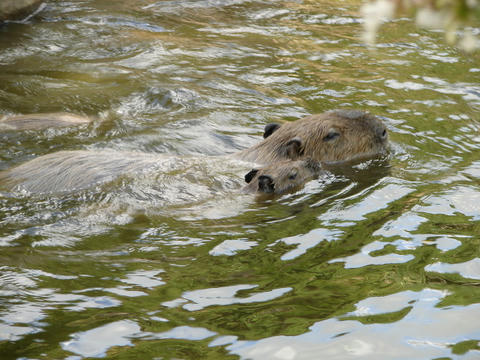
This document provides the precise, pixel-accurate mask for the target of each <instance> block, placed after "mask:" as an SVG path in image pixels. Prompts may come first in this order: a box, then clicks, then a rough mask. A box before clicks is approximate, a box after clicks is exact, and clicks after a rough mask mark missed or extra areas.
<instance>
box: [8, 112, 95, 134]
mask: <svg viewBox="0 0 480 360" xmlns="http://www.w3.org/2000/svg"><path fill="white" fill-rule="evenodd" d="M90 122H91V119H89V118H88V117H85V116H80V115H75V114H70V113H65V112H60V113H45V114H26V115H11V116H4V117H3V118H1V119H0V131H1V130H4V131H5V130H44V129H50V128H62V127H69V126H78V125H87V124H89V123H90Z"/></svg>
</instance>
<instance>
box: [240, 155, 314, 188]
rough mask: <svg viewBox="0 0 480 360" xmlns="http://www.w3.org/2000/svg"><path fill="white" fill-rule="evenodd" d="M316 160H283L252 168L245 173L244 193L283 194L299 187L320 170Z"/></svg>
mask: <svg viewBox="0 0 480 360" xmlns="http://www.w3.org/2000/svg"><path fill="white" fill-rule="evenodd" d="M321 171H322V170H321V166H320V163H319V162H318V161H315V160H312V159H309V158H308V159H303V160H285V161H280V162H277V163H275V164H270V165H266V166H265V167H262V168H260V169H253V170H251V171H250V172H248V173H247V174H246V175H245V182H247V183H248V185H246V186H245V187H244V188H243V191H244V192H246V193H257V194H283V193H285V192H288V191H294V190H297V189H300V188H301V187H302V186H303V185H304V184H305V183H306V182H307V181H309V180H312V179H314V178H316V177H318V175H319V174H320V172H321Z"/></svg>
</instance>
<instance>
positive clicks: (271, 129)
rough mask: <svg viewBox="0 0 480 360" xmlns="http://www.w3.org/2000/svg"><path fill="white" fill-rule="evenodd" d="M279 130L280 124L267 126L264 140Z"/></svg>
mask: <svg viewBox="0 0 480 360" xmlns="http://www.w3.org/2000/svg"><path fill="white" fill-rule="evenodd" d="M278 128H280V124H277V123H271V124H267V125H265V131H264V133H263V138H264V139H266V138H267V137H269V136H270V135H272V134H273V133H274V132H275V131H276V130H278Z"/></svg>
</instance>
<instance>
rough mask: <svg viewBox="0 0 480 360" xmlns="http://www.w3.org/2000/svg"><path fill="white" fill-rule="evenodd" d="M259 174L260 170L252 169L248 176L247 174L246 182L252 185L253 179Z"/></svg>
mask: <svg viewBox="0 0 480 360" xmlns="http://www.w3.org/2000/svg"><path fill="white" fill-rule="evenodd" d="M257 173H258V169H252V170H250V171H249V172H248V174H245V182H246V183H247V184H248V183H250V181H252V180H253V178H254V177H255V175H257Z"/></svg>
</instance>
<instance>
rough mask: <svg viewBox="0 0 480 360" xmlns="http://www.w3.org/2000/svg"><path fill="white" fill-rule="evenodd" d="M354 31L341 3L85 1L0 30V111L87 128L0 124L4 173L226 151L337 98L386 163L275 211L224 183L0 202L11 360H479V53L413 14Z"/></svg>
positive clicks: (131, 182) (0, 327) (1, 306)
mask: <svg viewBox="0 0 480 360" xmlns="http://www.w3.org/2000/svg"><path fill="white" fill-rule="evenodd" d="M360 22H361V21H360V20H359V17H358V3H355V2H353V3H352V2H349V1H307V0H305V1H292V2H285V1H262V0H250V1H248V0H224V1H217V0H179V1H153V0H138V1H130V0H118V1H107V0H96V1H94V0H82V1H80V0H78V1H55V2H53V1H52V2H49V3H48V6H47V7H46V9H45V10H44V11H43V12H42V13H41V14H40V15H39V16H38V17H36V18H35V19H33V20H30V21H28V22H27V23H10V24H8V25H7V26H4V27H1V28H0V113H2V114H21V113H32V112H53V111H70V112H74V113H79V114H83V115H87V116H91V117H93V118H95V120H94V122H93V124H91V125H90V126H87V127H80V128H73V129H60V130H59V129H56V130H53V129H50V130H46V131H40V132H24V133H18V132H17V133H13V132H4V133H1V134H0V139H1V140H0V169H7V168H10V167H12V166H14V165H17V164H20V163H23V162H25V161H26V160H28V159H31V158H34V157H38V156H40V155H44V154H48V153H52V152H55V151H58V150H79V149H98V150H99V151H100V150H101V149H109V150H114V151H115V150H134V151H138V152H145V153H155V154H159V153H161V154H175V155H181V156H183V155H222V154H225V153H233V152H235V151H237V150H239V149H242V148H245V147H247V146H249V145H252V144H254V143H256V142H257V141H259V139H260V138H261V134H262V129H263V126H264V125H265V124H266V123H268V122H271V121H278V120H288V121H290V120H295V119H297V118H299V117H302V116H304V115H307V114H311V113H319V112H323V111H326V110H331V109H334V108H347V109H350V108H360V109H364V110H368V111H370V112H372V113H375V114H377V115H379V116H381V117H382V118H383V120H384V122H385V123H386V125H387V126H388V129H389V131H390V139H391V142H392V156H391V161H390V165H389V166H386V167H385V166H381V165H378V164H360V165H358V166H357V167H356V168H355V169H353V170H352V171H349V172H347V173H346V174H341V175H337V176H335V177H329V178H327V179H319V180H316V181H312V182H310V183H308V184H307V186H306V187H305V189H303V190H302V191H299V192H297V193H295V194H289V195H285V196H283V197H281V198H277V199H273V200H267V201H256V200H255V199H253V198H252V197H249V196H245V195H239V194H238V193H237V192H236V191H235V190H234V189H236V188H237V187H238V186H240V183H241V181H239V180H238V179H232V180H231V183H229V184H227V185H225V184H224V183H225V182H228V179H229V176H228V174H221V177H220V178H219V179H220V180H218V178H215V176H214V175H213V176H212V179H211V180H210V181H207V182H206V183H205V184H203V185H204V186H203V187H202V186H199V187H198V188H196V187H195V186H194V185H193V184H194V183H193V182H192V183H191V185H188V186H186V187H185V189H183V190H182V191H179V190H178V189H176V190H177V192H175V191H173V192H172V193H171V197H169V193H167V194H165V193H160V192H159V191H158V186H157V185H158V184H156V183H155V181H152V179H148V178H147V179H128V178H121V179H120V180H118V181H113V182H111V183H108V184H105V185H104V186H99V187H96V188H94V189H88V190H82V191H78V192H73V193H69V194H61V195H40V196H33V195H29V194H27V193H21V192H16V193H5V192H3V193H1V194H0V246H1V248H0V269H1V272H0V357H1V359H69V360H77V359H83V358H98V357H107V358H109V359H174V358H175V359H238V358H241V359H262V360H265V359H281V360H290V359H350V358H357V359H382V360H385V359H440V358H442V359H478V358H480V345H479V341H480V325H479V324H478V319H479V317H480V287H479V285H480V282H479V281H480V246H479V245H480V223H479V220H480V191H479V186H480V181H479V178H480V156H479V153H480V152H479V150H480V136H479V118H478V112H479V110H480V84H479V80H480V58H479V55H478V54H477V55H466V54H463V53H461V52H458V51H457V50H455V49H453V48H450V47H448V46H446V45H445V44H444V42H443V38H442V34H441V33H438V32H427V31H420V32H418V31H417V29H415V27H414V26H413V25H412V24H411V23H409V22H408V21H406V20H397V21H395V22H393V23H390V24H388V25H386V26H385V27H384V28H383V31H382V33H381V35H380V38H379V44H378V47H377V49H376V50H374V51H372V50H368V49H367V48H365V47H364V46H363V45H362V44H361V42H360V41H359V40H358V38H357V36H358V34H359V31H360V28H361V25H360ZM212 166H213V165H212ZM213 167H214V166H213ZM212 172H213V173H215V168H214V170H212ZM207 173H208V174H210V172H207ZM180 176H181V175H180ZM232 176H233V175H232ZM215 181H217V182H218V181H219V182H221V184H220V185H218V184H216V186H219V190H218V191H217V192H215V191H213V193H207V194H206V195H205V194H204V193H203V195H205V196H203V195H202V196H198V197H197V195H198V193H199V192H201V191H203V190H202V189H205V188H210V190H211V188H212V187H213V188H214V189H215V186H214V185H215ZM198 189H200V190H198ZM226 190H228V191H226ZM225 193H228V195H226V196H225ZM159 194H161V195H159ZM185 194H186V195H185ZM219 194H220V195H219ZM183 195H185V196H183ZM187 195H188V196H187ZM179 199H180V200H179Z"/></svg>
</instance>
